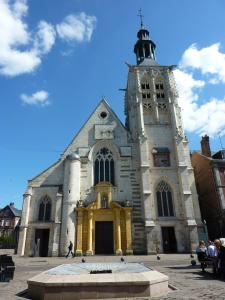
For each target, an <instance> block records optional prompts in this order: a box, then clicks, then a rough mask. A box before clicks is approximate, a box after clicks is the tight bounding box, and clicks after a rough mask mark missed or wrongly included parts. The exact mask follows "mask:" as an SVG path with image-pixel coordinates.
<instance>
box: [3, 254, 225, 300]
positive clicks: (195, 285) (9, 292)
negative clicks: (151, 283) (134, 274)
mask: <svg viewBox="0 0 225 300" xmlns="http://www.w3.org/2000/svg"><path fill="white" fill-rule="evenodd" d="M13 260H14V261H15V265H16V270H15V274H14V279H13V280H12V281H10V282H9V283H4V282H0V299H1V300H12V299H13V300H14V299H17V300H19V299H20V300H22V299H27V298H25V296H18V295H17V294H18V293H20V292H22V291H24V290H26V288H27V283H26V281H27V279H28V278H31V277H33V276H35V275H37V274H39V273H40V272H42V271H45V270H47V269H50V268H53V267H55V266H58V265H59V264H65V263H70V262H71V263H75V262H80V261H81V258H75V259H72V258H71V259H65V258H41V257H36V258H21V257H17V256H14V257H13ZM86 260H88V262H99V261H101V262H118V261H120V257H116V256H104V257H103V256H95V257H90V258H86ZM125 261H128V262H143V264H144V265H145V266H146V267H151V268H153V269H155V270H157V271H159V272H162V273H164V274H165V275H168V276H169V284H170V285H172V286H174V287H175V288H177V290H173V291H172V290H171V291H170V293H169V294H168V295H167V296H166V297H163V298H162V297H160V298H154V299H155V300H159V299H160V300H171V299H179V300H181V299H190V300H192V299H193V300H197V299H198V300H200V299H204V300H208V299H216V300H225V281H222V280H219V279H218V278H216V279H215V278H213V276H212V273H211V270H210V269H208V270H207V272H206V273H202V272H201V269H200V266H199V265H197V266H195V267H193V266H191V265H190V258H189V255H188V254H186V255H179V254H177V255H161V260H160V261H157V260H156V257H155V256H130V257H125ZM107 300H108V299H107ZM135 300H136V299H135Z"/></svg>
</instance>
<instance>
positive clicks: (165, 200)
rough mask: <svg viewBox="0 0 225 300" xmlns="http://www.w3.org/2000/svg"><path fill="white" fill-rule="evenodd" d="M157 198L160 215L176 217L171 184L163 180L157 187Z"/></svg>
mask: <svg viewBox="0 0 225 300" xmlns="http://www.w3.org/2000/svg"><path fill="white" fill-rule="evenodd" d="M156 199H157V207H158V216H159V217H174V210H173V199H172V192H171V188H170V186H169V185H168V184H167V183H166V182H165V181H161V182H160V183H159V184H158V185H157V188H156Z"/></svg>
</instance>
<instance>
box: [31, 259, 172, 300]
mask: <svg viewBox="0 0 225 300" xmlns="http://www.w3.org/2000/svg"><path fill="white" fill-rule="evenodd" d="M91 271H92V272H93V271H94V272H96V273H97V274H90V273H91ZM105 271H107V273H102V272H105ZM110 271H111V272H112V273H109V272H110ZM167 292H168V277H167V276H166V275H164V274H162V273H159V272H157V271H155V270H152V269H149V268H147V267H145V266H143V265H142V264H139V263H74V264H64V265H60V266H58V267H56V268H53V269H50V270H47V271H45V272H43V273H41V274H39V275H37V276H34V277H33V278H31V279H29V280H28V294H29V296H30V297H31V299H33V300H64V299H65V300H72V299H73V300H78V299H132V298H135V299H143V298H144V299H150V298H152V297H160V296H164V295H166V294H167Z"/></svg>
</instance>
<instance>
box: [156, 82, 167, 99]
mask: <svg viewBox="0 0 225 300" xmlns="http://www.w3.org/2000/svg"><path fill="white" fill-rule="evenodd" d="M155 89H156V98H157V99H164V98H165V94H164V85H163V82H162V79H161V80H159V81H158V82H156V84H155Z"/></svg>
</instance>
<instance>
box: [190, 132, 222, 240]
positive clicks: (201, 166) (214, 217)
mask: <svg viewBox="0 0 225 300" xmlns="http://www.w3.org/2000/svg"><path fill="white" fill-rule="evenodd" d="M191 161H192V165H193V167H194V174H195V180H196V187H197V192H198V196H199V204H200V209H201V214H202V219H203V220H205V221H206V224H207V228H208V234H209V237H210V239H214V238H218V237H225V150H220V151H218V152H216V153H214V154H212V153H211V150H210V144H209V137H208V136H207V135H205V136H203V137H202V140H201V153H200V152H193V153H192V155H191Z"/></svg>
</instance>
